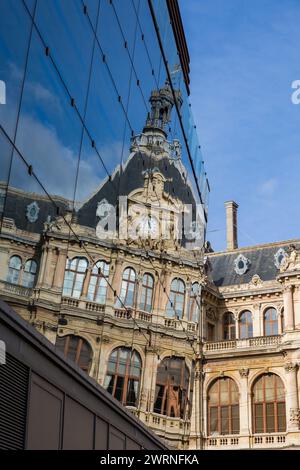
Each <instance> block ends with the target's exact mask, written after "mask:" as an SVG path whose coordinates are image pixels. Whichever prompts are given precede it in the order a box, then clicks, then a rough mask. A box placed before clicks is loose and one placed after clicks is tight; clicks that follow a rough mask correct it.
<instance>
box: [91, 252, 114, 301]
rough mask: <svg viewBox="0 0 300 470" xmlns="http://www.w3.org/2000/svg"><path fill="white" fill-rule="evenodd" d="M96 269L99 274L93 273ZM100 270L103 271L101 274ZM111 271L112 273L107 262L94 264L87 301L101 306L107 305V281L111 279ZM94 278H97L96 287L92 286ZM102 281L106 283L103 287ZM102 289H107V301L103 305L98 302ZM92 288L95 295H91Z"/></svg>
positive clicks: (100, 261)
mask: <svg viewBox="0 0 300 470" xmlns="http://www.w3.org/2000/svg"><path fill="white" fill-rule="evenodd" d="M100 264H101V265H102V266H104V269H102V268H101V267H100V266H98V265H100ZM95 268H97V272H93V271H94V269H95ZM99 269H100V270H101V273H99ZM106 270H107V271H108V272H107V273H106ZM109 271H110V264H109V263H108V262H107V261H106V260H99V261H97V262H96V263H95V264H94V266H93V268H92V270H91V275H90V279H89V285H88V290H87V299H88V300H89V301H90V302H96V303H99V304H101V305H104V304H105V301H106V296H107V286H108V283H107V280H108V277H109ZM94 278H96V282H95V284H94V285H92V283H91V282H92V280H93V279H94ZM102 281H103V282H104V283H105V284H104V285H101V283H102ZM102 287H105V300H104V302H103V303H102V302H99V301H98V300H97V297H98V294H99V290H100V289H101V288H102ZM92 288H93V293H91V290H92ZM91 294H92V295H91Z"/></svg>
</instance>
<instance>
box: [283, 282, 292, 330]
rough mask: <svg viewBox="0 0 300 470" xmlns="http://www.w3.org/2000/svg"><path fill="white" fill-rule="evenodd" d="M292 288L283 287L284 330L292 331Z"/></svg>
mask: <svg viewBox="0 0 300 470" xmlns="http://www.w3.org/2000/svg"><path fill="white" fill-rule="evenodd" d="M293 290H294V286H290V285H289V286H285V287H284V289H283V304H284V329H285V330H293V329H294V303H293Z"/></svg>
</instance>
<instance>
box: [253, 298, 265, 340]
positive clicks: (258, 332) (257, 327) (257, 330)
mask: <svg viewBox="0 0 300 470" xmlns="http://www.w3.org/2000/svg"><path fill="white" fill-rule="evenodd" d="M261 327H262V325H261V311H260V304H258V303H255V304H254V305H253V336H254V337H255V336H263V330H262V328H261Z"/></svg>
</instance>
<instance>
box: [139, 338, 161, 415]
mask: <svg viewBox="0 0 300 470" xmlns="http://www.w3.org/2000/svg"><path fill="white" fill-rule="evenodd" d="M157 367H158V353H157V349H155V348H153V347H151V346H148V347H147V348H146V355H145V364H144V372H143V377H142V383H141V396H140V409H141V411H152V410H153V405H154V397H155V386H156V374H157Z"/></svg>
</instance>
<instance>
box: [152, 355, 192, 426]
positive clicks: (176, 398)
mask: <svg viewBox="0 0 300 470" xmlns="http://www.w3.org/2000/svg"><path fill="white" fill-rule="evenodd" d="M189 378H190V373H189V369H188V367H187V365H186V363H185V360H184V359H183V358H180V357H166V358H165V359H163V361H162V362H161V363H160V365H159V367H158V370H157V378H156V389H155V401H154V412H155V413H159V414H162V415H166V416H171V417H172V418H184V417H185V412H186V411H187V404H188V389H189Z"/></svg>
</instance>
